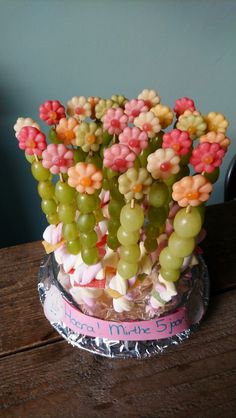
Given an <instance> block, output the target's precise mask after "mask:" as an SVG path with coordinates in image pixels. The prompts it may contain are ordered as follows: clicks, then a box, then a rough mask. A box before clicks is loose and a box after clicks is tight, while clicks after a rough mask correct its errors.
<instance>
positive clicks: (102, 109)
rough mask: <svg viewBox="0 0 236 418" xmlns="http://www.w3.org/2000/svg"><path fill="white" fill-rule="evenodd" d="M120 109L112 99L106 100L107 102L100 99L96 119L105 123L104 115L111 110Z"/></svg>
mask: <svg viewBox="0 0 236 418" xmlns="http://www.w3.org/2000/svg"><path fill="white" fill-rule="evenodd" d="M118 107H119V105H118V104H117V103H115V102H113V100H111V99H106V100H104V99H100V100H99V102H98V103H97V104H96V106H95V115H96V118H97V119H100V120H102V121H103V119H104V115H105V113H106V111H107V110H108V109H111V108H113V109H116V108H118Z"/></svg>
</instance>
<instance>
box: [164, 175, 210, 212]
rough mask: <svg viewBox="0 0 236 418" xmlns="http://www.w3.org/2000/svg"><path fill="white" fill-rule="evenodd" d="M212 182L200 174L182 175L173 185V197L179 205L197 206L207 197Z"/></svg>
mask: <svg viewBox="0 0 236 418" xmlns="http://www.w3.org/2000/svg"><path fill="white" fill-rule="evenodd" d="M211 191H212V184H211V183H210V182H209V181H208V180H206V178H205V177H204V176H202V175H201V174H197V175H196V176H187V177H183V178H182V179H181V180H180V181H177V182H176V183H174V185H173V193H172V197H173V199H174V200H175V201H176V202H178V204H179V206H181V207H186V206H188V205H190V206H199V205H201V203H202V202H206V201H207V200H208V199H209V196H210V193H211Z"/></svg>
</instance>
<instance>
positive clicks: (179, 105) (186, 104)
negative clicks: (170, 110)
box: [174, 97, 196, 117]
mask: <svg viewBox="0 0 236 418" xmlns="http://www.w3.org/2000/svg"><path fill="white" fill-rule="evenodd" d="M185 110H190V111H191V112H194V110H196V108H195V104H194V101H193V100H192V99H189V98H188V97H181V98H180V99H177V100H176V102H175V107H174V112H175V113H176V116H177V117H179V116H180V115H182V114H183V113H184V112H185Z"/></svg>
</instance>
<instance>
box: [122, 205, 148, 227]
mask: <svg viewBox="0 0 236 418" xmlns="http://www.w3.org/2000/svg"><path fill="white" fill-rule="evenodd" d="M143 222H144V213H143V209H142V208H141V206H139V205H138V204H137V203H135V205H134V207H133V208H131V206H130V204H127V205H125V206H123V208H122V210H121V213H120V223H121V225H122V226H123V227H124V228H125V229H126V231H128V232H133V231H138V230H139V229H140V228H141V226H142V225H143Z"/></svg>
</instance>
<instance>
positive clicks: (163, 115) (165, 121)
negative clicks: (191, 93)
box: [151, 104, 174, 129]
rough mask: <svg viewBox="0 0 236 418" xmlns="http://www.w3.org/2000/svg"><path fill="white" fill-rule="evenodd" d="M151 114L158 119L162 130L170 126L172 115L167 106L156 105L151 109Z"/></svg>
mask: <svg viewBox="0 0 236 418" xmlns="http://www.w3.org/2000/svg"><path fill="white" fill-rule="evenodd" d="M151 112H152V113H154V115H155V116H156V117H157V118H158V119H159V122H160V125H161V128H162V129H165V128H167V126H169V125H171V124H172V122H173V118H174V114H173V112H172V110H171V109H170V108H169V107H168V106H164V105H162V104H158V105H156V106H154V107H152V108H151Z"/></svg>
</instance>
